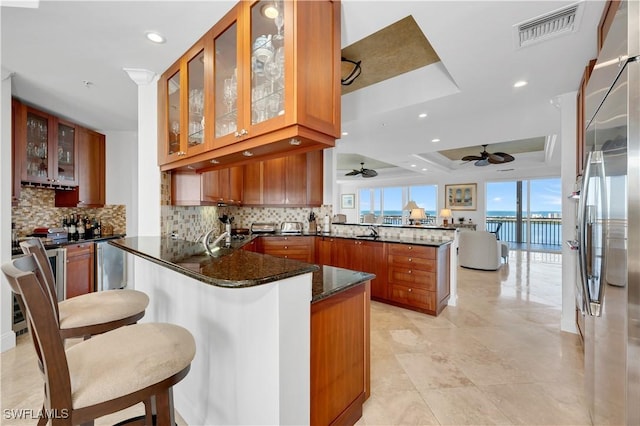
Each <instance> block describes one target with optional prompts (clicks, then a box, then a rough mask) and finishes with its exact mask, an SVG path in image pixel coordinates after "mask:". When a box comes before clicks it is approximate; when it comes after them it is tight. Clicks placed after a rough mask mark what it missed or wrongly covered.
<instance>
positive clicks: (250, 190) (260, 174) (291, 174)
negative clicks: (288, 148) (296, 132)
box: [243, 151, 323, 207]
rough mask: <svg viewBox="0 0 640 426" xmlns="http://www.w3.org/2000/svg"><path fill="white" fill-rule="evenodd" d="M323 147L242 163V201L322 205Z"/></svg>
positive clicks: (273, 204)
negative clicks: (257, 162) (320, 149)
mask: <svg viewBox="0 0 640 426" xmlns="http://www.w3.org/2000/svg"><path fill="white" fill-rule="evenodd" d="M322 170H323V153H322V151H312V152H308V153H305V154H298V155H290V156H287V157H280V158H275V159H271V160H267V161H262V162H260V163H259V165H258V164H255V163H254V164H249V165H246V166H244V183H243V185H244V186H243V188H244V205H266V206H300V207H303V206H314V207H318V206H321V205H322V188H323V185H322V183H323V182H322V180H323V178H322Z"/></svg>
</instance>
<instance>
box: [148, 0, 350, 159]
mask: <svg viewBox="0 0 640 426" xmlns="http://www.w3.org/2000/svg"><path fill="white" fill-rule="evenodd" d="M267 6H274V2H272V1H267V0H260V1H246V2H239V3H237V4H236V6H234V8H233V9H231V10H230V11H229V12H228V13H227V14H226V15H225V16H224V17H223V18H222V19H221V20H220V21H219V22H218V23H217V24H216V25H214V27H213V28H211V30H209V32H207V33H206V34H205V35H204V36H203V37H202V38H201V39H200V40H199V41H198V42H196V44H195V45H194V46H193V47H192V48H191V49H190V50H189V51H188V52H187V53H186V54H185V55H183V57H182V58H180V59H179V60H178V61H177V62H176V63H175V64H173V65H172V66H171V67H170V68H169V69H168V70H167V71H166V72H165V73H163V75H162V76H161V78H160V80H159V82H158V91H159V101H158V109H159V155H158V161H159V164H160V166H161V170H163V171H165V170H171V169H174V168H185V167H186V166H188V165H192V167H195V168H196V169H197V170H206V169H210V168H212V165H211V160H214V159H215V160H216V164H220V165H221V166H229V165H231V164H240V163H247V161H248V160H247V155H254V159H255V158H256V157H265V158H266V157H273V156H274V155H286V154H287V153H294V152H298V153H302V152H308V151H311V150H321V149H323V148H328V147H332V146H334V145H335V139H336V138H338V137H339V136H340V121H341V114H340V95H341V86H340V67H341V56H340V52H341V46H340V40H341V37H340V22H341V20H340V2H339V1H330V0H322V1H282V2H275V6H276V10H277V12H276V16H277V18H267V17H266V16H265V15H264V14H263V12H262V10H263V9H264V8H265V7H267ZM200 55H202V56H201V57H202V61H201V62H202V64H203V65H202V67H199V68H198V71H199V72H200V68H201V72H202V73H203V75H204V83H203V87H202V93H203V94H204V107H203V114H204V115H203V119H204V121H203V123H204V125H202V126H201V127H203V143H201V144H200V146H199V147H198V148H197V149H190V148H192V147H191V146H189V143H188V141H187V136H186V135H185V129H186V127H185V126H188V125H189V124H190V123H191V122H192V120H191V119H190V118H187V116H188V114H187V112H186V111H187V110H188V108H189V106H190V103H189V102H190V101H189V98H190V94H191V90H193V89H192V87H191V86H189V82H190V81H193V80H194V79H193V77H192V76H191V74H190V70H189V67H188V65H187V64H188V63H189V61H190V60H191V61H192V58H196V57H200ZM194 67H195V66H194ZM199 89H200V87H198V88H196V89H195V90H199ZM185 92H188V94H189V96H187V95H188V94H187V93H185ZM177 93H179V94H177ZM175 123H178V124H175ZM201 124H202V123H201ZM196 127H197V126H196ZM173 129H178V130H173Z"/></svg>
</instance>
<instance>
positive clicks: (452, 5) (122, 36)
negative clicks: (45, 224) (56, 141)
mask: <svg viewBox="0 0 640 426" xmlns="http://www.w3.org/2000/svg"><path fill="white" fill-rule="evenodd" d="M1 2H2V0H0V3H1ZM5 3H9V2H6V1H5V2H4V3H3V4H5ZM11 3H21V5H25V4H27V5H31V6H33V5H35V6H37V7H35V8H26V7H2V8H1V9H0V13H1V19H2V21H1V25H2V26H1V28H0V30H1V39H2V50H1V52H2V58H1V60H2V62H1V65H2V75H3V78H4V77H5V76H6V75H7V73H14V74H13V78H12V91H13V94H14V95H15V96H17V97H19V98H21V99H23V100H25V101H27V102H30V103H32V104H34V105H37V106H39V107H41V108H43V109H45V110H49V111H52V112H55V113H57V114H59V115H62V116H63V117H66V118H68V119H70V120H73V121H76V122H78V123H80V124H83V125H85V126H88V127H91V128H94V129H97V130H101V131H132V130H136V123H137V86H136V85H135V84H134V83H133V81H131V80H130V79H129V77H128V76H127V74H126V73H125V72H124V71H123V68H143V69H148V70H151V71H154V72H156V73H158V74H160V73H162V72H163V71H164V70H165V69H166V68H167V67H168V66H169V65H171V63H173V62H174V61H175V60H176V59H177V58H178V57H179V56H180V55H181V54H182V53H183V52H184V51H186V50H187V48H189V47H190V45H191V44H192V43H193V42H194V41H196V40H197V39H198V38H199V37H200V36H201V35H202V34H204V32H206V30H208V29H209V28H210V27H212V26H213V24H214V23H215V22H216V21H218V20H219V19H220V18H221V17H222V16H223V15H224V14H225V13H226V12H227V11H228V10H229V9H230V8H231V7H232V6H233V5H234V4H235V2H231V1H199V2H191V1H139V2H133V1H121V2H111V1H108V2H101V1H71V2H62V1H40V2H37V1H28V2H11ZM573 3H575V2H567V1H541V0H538V1H491V2H490V1H450V0H448V1H364V0H361V1H359V0H344V1H343V2H342V18H343V19H342V46H343V47H344V46H348V45H350V44H352V43H354V42H356V41H358V40H360V39H362V38H364V37H366V36H368V35H370V34H372V33H374V32H376V31H378V30H380V29H382V28H384V27H386V26H388V25H390V24H392V23H394V22H396V21H398V20H400V19H402V18H404V17H406V16H407V15H412V16H413V17H414V19H415V21H416V22H417V24H418V25H419V26H420V28H421V29H422V31H423V32H424V34H425V35H426V37H427V38H428V39H429V41H430V42H431V45H432V46H433V48H434V49H435V51H436V52H437V54H438V55H439V57H440V58H441V60H442V62H440V63H436V64H434V65H429V66H426V67H424V68H421V69H418V70H415V71H412V72H409V73H406V74H403V75H400V76H398V77H395V78H392V79H389V80H386V81H383V82H381V83H378V84H374V85H372V86H369V87H366V88H363V89H360V90H358V91H355V92H353V93H350V94H348V95H344V96H343V99H342V102H343V107H342V112H343V122H342V130H343V131H347V132H349V135H347V136H344V137H343V138H342V139H341V140H340V141H338V143H337V152H338V153H339V155H340V154H359V155H364V156H366V157H367V158H370V159H372V160H378V161H382V162H385V163H390V164H394V165H396V166H399V167H402V168H406V170H407V171H409V170H412V171H413V172H415V170H421V169H422V168H424V167H426V168H427V169H428V170H427V171H418V173H422V174H425V175H426V176H428V175H429V174H431V173H442V172H448V173H460V172H464V171H465V170H470V172H474V173H477V172H478V171H477V169H478V168H475V169H476V170H474V168H473V166H470V167H467V168H464V167H461V165H460V164H458V163H455V162H452V161H451V160H448V159H446V158H445V157H443V156H441V155H440V154H437V153H436V151H439V150H445V149H453V148H459V147H466V146H478V147H479V146H480V145H481V144H495V143H499V142H506V141H513V140H520V139H527V138H536V137H545V138H547V141H548V143H547V144H546V146H547V147H548V149H549V152H545V153H543V155H537V156H531V157H530V159H529V160H528V161H529V162H530V163H531V162H532V161H533V162H536V163H539V165H540V166H541V167H549V166H553V167H557V164H559V161H558V160H556V161H550V159H552V158H553V157H554V156H558V153H559V148H558V145H559V144H557V143H555V142H556V138H557V136H558V135H559V129H560V109H559V108H557V107H556V106H554V105H552V102H551V100H553V99H556V98H557V97H558V96H559V95H562V94H566V93H569V92H574V91H576V90H577V89H578V85H579V82H580V78H581V75H582V72H583V69H584V66H585V65H586V63H587V61H588V60H589V59H591V58H593V57H595V56H596V28H597V25H598V21H599V19H600V15H601V13H602V10H603V6H604V1H594V0H589V1H584V2H582V3H581V8H582V9H583V10H582V15H581V19H580V21H579V23H578V25H579V27H578V31H577V32H575V33H571V34H567V35H563V36H560V37H557V38H554V39H550V40H548V41H544V42H540V43H538V44H535V45H532V46H529V47H526V48H522V49H516V48H515V43H514V31H513V26H514V25H516V24H518V23H520V22H522V21H525V20H529V19H532V18H535V17H537V16H539V15H542V14H546V13H548V12H550V11H553V10H556V9H558V8H561V7H563V6H566V5H569V4H573ZM149 30H156V31H158V32H160V33H162V34H163V35H165V36H166V38H167V43H165V44H162V45H154V44H152V43H150V42H148V41H147V40H146V39H145V37H144V34H145V32H146V31H149ZM363 72H366V60H365V61H363ZM523 79H524V80H527V81H528V82H529V84H528V85H527V86H525V87H523V88H520V89H515V88H513V83H514V82H516V81H518V80H523ZM83 80H88V81H90V82H91V84H89V85H88V87H86V85H85V84H83ZM422 112H426V113H427V114H428V116H427V118H424V119H419V118H418V114H419V113H422ZM434 138H439V139H440V142H438V143H432V142H431V140H432V139H434ZM416 155H419V157H416ZM424 159H426V160H424ZM525 159H526V156H525V157H524V158H520V159H519V158H517V157H516V161H514V162H513V163H510V164H511V165H512V167H515V168H516V169H517V168H518V167H520V166H521V165H522V163H523V161H524V160H525ZM519 160H520V161H519ZM416 161H418V162H419V164H418V167H417V168H411V164H415V162H416ZM518 163H520V164H518ZM349 168H359V163H358V164H353V165H351V166H350V167H349ZM484 169H486V168H484ZM558 170H559V169H558Z"/></svg>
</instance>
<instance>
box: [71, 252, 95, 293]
mask: <svg viewBox="0 0 640 426" xmlns="http://www.w3.org/2000/svg"><path fill="white" fill-rule="evenodd" d="M66 249H67V271H66V281H67V292H66V298H67V299H69V298H71V297H75V296H79V295H81V294H86V293H91V292H93V291H94V274H93V268H94V266H93V265H94V243H78V244H70V245H68V246H67V247H66Z"/></svg>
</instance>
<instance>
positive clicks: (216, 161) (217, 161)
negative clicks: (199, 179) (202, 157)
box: [209, 158, 220, 164]
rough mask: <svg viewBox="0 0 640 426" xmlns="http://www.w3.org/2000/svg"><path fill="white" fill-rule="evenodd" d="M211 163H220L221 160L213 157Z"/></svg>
mask: <svg viewBox="0 0 640 426" xmlns="http://www.w3.org/2000/svg"><path fill="white" fill-rule="evenodd" d="M209 162H210V163H211V164H220V161H219V160H216V159H215V158H214V159H212V160H211V161H209Z"/></svg>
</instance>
